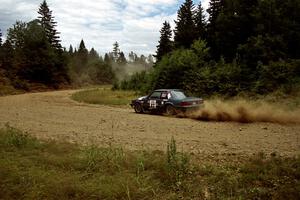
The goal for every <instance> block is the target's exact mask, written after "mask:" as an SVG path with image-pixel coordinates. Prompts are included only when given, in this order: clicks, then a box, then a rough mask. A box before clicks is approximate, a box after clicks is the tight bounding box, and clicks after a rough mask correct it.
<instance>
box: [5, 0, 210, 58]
mask: <svg viewBox="0 0 300 200" xmlns="http://www.w3.org/2000/svg"><path fill="white" fill-rule="evenodd" d="M199 1H200V0H194V3H195V4H196V5H198V3H199ZM201 1H202V5H203V6H204V7H205V8H207V5H208V2H209V0H201ZM41 2H42V0H0V5H1V7H0V29H1V30H2V32H3V35H4V37H5V35H6V30H7V29H8V28H9V27H12V25H13V24H14V23H15V22H16V20H22V21H24V22H28V21H30V20H32V19H35V18H37V16H38V14H37V10H38V8H39V5H40V3H41ZM183 2H184V0H47V3H48V5H49V7H50V10H52V11H53V16H54V17H55V21H57V22H58V26H57V29H58V31H59V32H60V33H61V34H60V37H61V40H62V45H63V46H65V47H67V48H68V47H69V45H70V44H72V45H73V47H78V45H79V42H80V40H81V39H84V41H85V43H86V46H87V48H91V47H94V48H95V49H96V50H97V51H98V52H100V53H101V54H103V53H104V52H109V51H111V49H112V44H113V43H114V42H115V41H118V42H119V44H120V48H121V50H122V51H124V52H126V53H128V52H130V51H134V52H136V53H138V54H145V55H146V54H154V53H155V50H156V45H157V43H158V39H159V30H160V29H161V26H162V23H163V22H164V21H165V20H167V21H169V22H170V23H171V24H172V26H173V27H174V20H175V19H176V17H177V10H178V8H179V7H180V5H181V4H182V3H183Z"/></svg>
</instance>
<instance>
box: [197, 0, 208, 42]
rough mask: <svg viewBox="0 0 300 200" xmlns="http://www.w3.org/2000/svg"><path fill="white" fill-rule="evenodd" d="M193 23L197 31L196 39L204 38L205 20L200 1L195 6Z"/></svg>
mask: <svg viewBox="0 0 300 200" xmlns="http://www.w3.org/2000/svg"><path fill="white" fill-rule="evenodd" d="M195 25H196V31H197V39H202V40H203V39H206V38H205V37H206V20H205V15H204V9H203V7H202V4H201V1H200V3H199V5H198V7H197V10H196V15H195Z"/></svg>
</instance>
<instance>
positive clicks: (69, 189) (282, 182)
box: [0, 125, 300, 199]
mask: <svg viewBox="0 0 300 200" xmlns="http://www.w3.org/2000/svg"><path fill="white" fill-rule="evenodd" d="M195 160H196V159H193V157H192V156H190V155H188V154H185V153H180V152H178V151H177V150H176V142H175V140H174V139H172V140H171V142H170V143H169V144H168V148H167V152H166V153H163V152H159V151H155V152H149V151H134V152H128V151H125V150H123V149H122V148H115V147H113V146H111V147H109V148H100V147H97V146H87V147H78V146H77V145H73V144H69V143H57V142H45V141H44V142H42V141H38V140H37V139H35V138H32V137H30V136H28V135H27V134H24V133H22V132H21V131H19V130H17V129H15V128H12V127H10V126H8V125H7V126H6V128H4V129H0V169H1V170H0V198H1V199H24V198H25V199H57V198H59V199H70V198H71V199H178V198H184V199H204V198H207V199H297V197H298V195H299V192H300V159H299V158H281V157H279V156H276V155H275V154H272V155H271V156H269V157H266V156H265V155H263V154H259V155H256V156H252V157H251V158H249V159H247V160H246V161H241V162H238V163H236V162H231V161H228V162H225V163H219V164H218V165H215V164H212V163H211V162H209V161H205V160H201V161H200V163H199V161H198V162H196V161H195Z"/></svg>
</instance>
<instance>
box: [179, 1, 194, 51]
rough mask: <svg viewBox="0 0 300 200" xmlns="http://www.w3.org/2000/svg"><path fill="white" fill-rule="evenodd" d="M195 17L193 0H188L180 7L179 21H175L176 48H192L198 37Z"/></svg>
mask: <svg viewBox="0 0 300 200" xmlns="http://www.w3.org/2000/svg"><path fill="white" fill-rule="evenodd" d="M194 17H195V11H194V4H193V1H192V0H186V1H185V2H184V3H183V5H182V6H181V7H180V9H179V11H178V13H177V21H175V23H176V27H175V30H174V34H175V35H174V42H175V47H176V48H181V47H184V48H190V46H191V45H192V43H193V41H194V40H196V39H197V34H196V25H195V21H194Z"/></svg>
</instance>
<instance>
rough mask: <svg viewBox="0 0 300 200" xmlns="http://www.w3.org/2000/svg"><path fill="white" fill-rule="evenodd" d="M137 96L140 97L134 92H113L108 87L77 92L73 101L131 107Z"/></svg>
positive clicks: (73, 96)
mask: <svg viewBox="0 0 300 200" xmlns="http://www.w3.org/2000/svg"><path fill="white" fill-rule="evenodd" d="M137 96H138V95H137V94H136V93H135V92H133V91H119V90H115V91H112V90H111V89H110V88H108V87H105V88H103V87H101V88H98V89H91V90H84V91H79V92H76V93H75V94H73V95H72V99H74V100H76V101H79V102H85V103H91V104H101V105H112V106H125V105H129V104H130V102H131V100H133V99H135V98H136V97H137Z"/></svg>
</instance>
